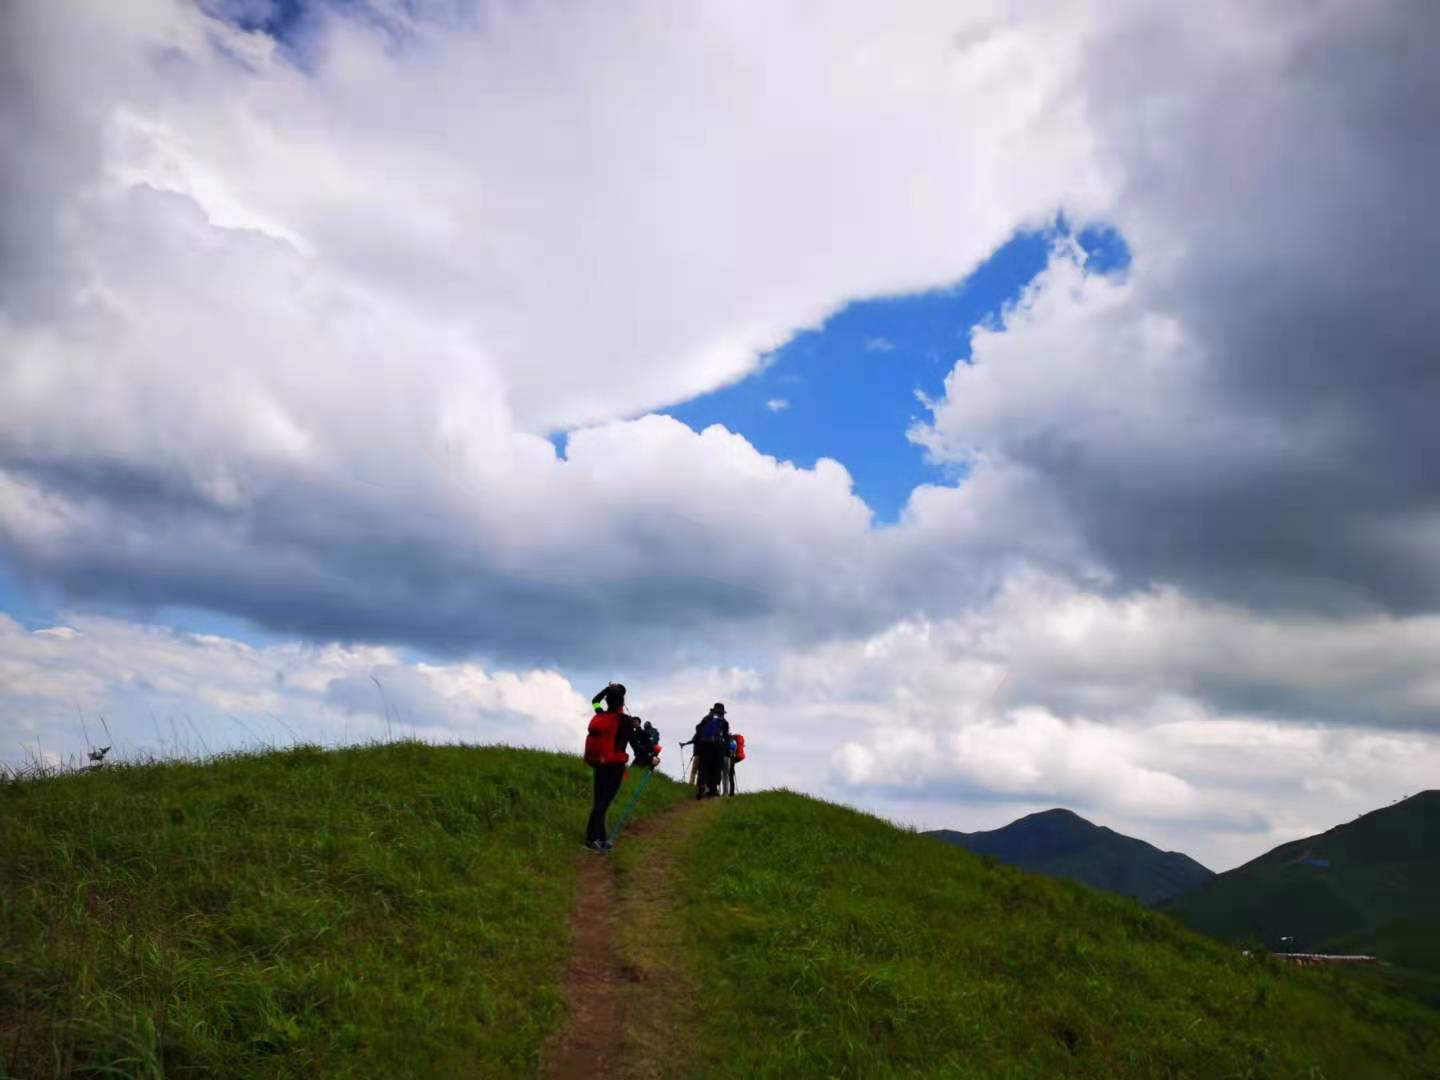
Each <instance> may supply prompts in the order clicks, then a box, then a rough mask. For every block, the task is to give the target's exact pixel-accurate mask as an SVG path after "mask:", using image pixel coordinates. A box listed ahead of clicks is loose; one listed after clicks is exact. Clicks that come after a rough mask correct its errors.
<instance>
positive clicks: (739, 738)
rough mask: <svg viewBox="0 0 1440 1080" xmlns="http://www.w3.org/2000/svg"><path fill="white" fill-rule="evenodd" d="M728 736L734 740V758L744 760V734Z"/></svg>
mask: <svg viewBox="0 0 1440 1080" xmlns="http://www.w3.org/2000/svg"><path fill="white" fill-rule="evenodd" d="M730 737H731V738H732V739H734V740H735V760H736V761H744V760H745V736H744V735H731V736H730Z"/></svg>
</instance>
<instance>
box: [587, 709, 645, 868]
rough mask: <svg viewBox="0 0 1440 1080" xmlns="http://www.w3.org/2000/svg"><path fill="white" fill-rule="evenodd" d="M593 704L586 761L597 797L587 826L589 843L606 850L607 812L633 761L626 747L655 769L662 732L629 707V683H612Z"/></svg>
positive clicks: (589, 847)
mask: <svg viewBox="0 0 1440 1080" xmlns="http://www.w3.org/2000/svg"><path fill="white" fill-rule="evenodd" d="M602 701H603V702H604V706H603V708H602V706H601V702H602ZM590 704H591V705H593V706H594V707H595V715H594V716H593V717H591V718H590V728H589V731H588V732H587V733H586V735H585V764H587V765H589V766H590V768H591V769H593V770H594V772H595V798H594V802H593V803H592V804H591V806H590V821H589V823H588V824H587V825H586V826H585V847H586V849H587V850H589V851H593V852H597V853H603V852H606V851H609V850H610V848H611V847H612V845H611V843H610V840H609V838H608V833H607V832H606V829H605V813H606V811H608V810H609V809H610V804H611V803H612V802H614V801H615V796H616V795H618V794H619V793H620V785H621V784H623V783H624V782H625V766H626V765H627V764H629V762H630V755H629V754H628V753H627V752H626V748H627V747H630V748H633V749H634V751H635V764H636V765H639V766H641V767H643V768H647V769H653V768H654V767H655V766H656V765H657V764H658V763H659V760H660V757H659V755H660V746H659V732H657V731H656V730H655V729H654V728H653V727H651V726H650V725H649V724H645V723H643V722H642V721H641V719H640V717H638V716H631V715H630V714H629V713H627V712H626V711H625V687H624V686H623V685H621V684H620V683H615V682H612V683H610V684H609V685H608V686H606V687H605V689H604V690H601V691H600V692H599V693H598V694H596V695H595V696H594V697H593V698H591V699H590Z"/></svg>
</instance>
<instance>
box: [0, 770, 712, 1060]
mask: <svg viewBox="0 0 1440 1080" xmlns="http://www.w3.org/2000/svg"><path fill="white" fill-rule="evenodd" d="M626 791H627V793H628V791H629V785H628V784H627V788H626ZM684 794H685V792H684V789H682V788H680V787H679V786H678V785H674V784H671V783H670V782H669V781H668V780H666V779H665V778H664V777H661V776H657V777H656V778H655V779H654V780H653V781H652V782H651V784H650V787H649V789H648V790H647V791H646V793H645V798H644V800H642V802H641V804H640V808H639V811H638V813H639V814H640V815H642V816H643V815H644V814H646V813H650V812H653V811H654V810H656V809H658V808H660V807H662V806H664V805H667V804H668V803H669V802H671V801H673V800H674V799H676V798H681V797H683V796H684ZM589 799H590V773H589V770H588V769H586V768H585V767H584V766H583V765H582V764H581V763H580V762H579V760H578V759H577V758H575V757H570V756H565V755H559V754H548V753H539V752H532V751H520V750H512V749H506V748H499V747H485V748H474V747H454V746H450V747H441V746H430V745H424V744H419V743H396V744H390V745H384V746H375V747H368V748H360V749H346V750H336V751H325V752H322V751H320V750H318V749H315V748H307V747H299V748H295V749H292V750H289V751H285V752H279V753H266V754H252V755H237V756H230V757H221V758H217V759H214V760H212V761H210V762H208V763H205V764H197V763H185V762H171V763H153V764H148V765H144V766H139V767H125V766H120V767H115V766H106V767H105V768H104V769H100V770H95V771H92V772H87V773H76V774H69V775H55V776H50V777H48V778H43V777H41V778H36V777H31V778H28V779H15V778H11V779H10V780H9V781H8V782H6V783H5V784H3V785H0V1075H6V1074H13V1075H22V1076H72V1075H73V1076H90V1075H96V1076H98V1075H127V1076H154V1077H158V1076H161V1075H164V1076H184V1075H197V1076H198V1075H209V1076H242V1075H267V1076H269V1075H301V1074H318V1075H326V1076H343V1075H354V1076H366V1077H376V1076H406V1075H456V1076H458V1075H504V1074H511V1073H522V1074H523V1073H527V1072H533V1071H534V1069H535V1067H536V1063H537V1062H538V1059H539V1054H540V1049H541V1046H542V1044H543V1042H544V1039H545V1036H546V1035H547V1034H548V1033H549V1032H550V1031H552V1030H553V1029H554V1028H555V1027H556V1025H557V1024H559V1023H560V1022H561V1021H562V1019H563V1009H564V1005H563V999H562V996H561V990H560V982H561V978H562V975H563V970H564V962H565V959H566V956H567V954H568V948H569V940H568V936H567V933H566V917H567V914H568V911H569V907H570V904H571V901H572V897H573V888H574V865H575V858H576V853H577V850H578V842H579V840H580V838H581V835H582V833H583V829H584V820H585V814H586V812H587V811H588V807H589Z"/></svg>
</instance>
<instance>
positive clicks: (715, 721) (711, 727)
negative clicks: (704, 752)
mask: <svg viewBox="0 0 1440 1080" xmlns="http://www.w3.org/2000/svg"><path fill="white" fill-rule="evenodd" d="M720 723H721V721H720V717H718V716H716V715H715V714H714V713H711V714H710V715H709V716H707V717H705V719H704V720H701V721H700V734H698V735H696V736H695V741H696V742H698V743H718V742H719V741H720V740H721V739H722V738H723V732H722V730H721V727H720Z"/></svg>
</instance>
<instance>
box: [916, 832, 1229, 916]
mask: <svg viewBox="0 0 1440 1080" xmlns="http://www.w3.org/2000/svg"><path fill="white" fill-rule="evenodd" d="M925 835H926V836H933V837H935V838H936V839H937V840H944V841H945V842H946V843H950V844H956V845H958V846H959V847H963V848H965V849H966V850H968V851H973V852H975V854H977V855H993V856H995V858H997V859H999V860H1000V861H1001V862H1003V863H1009V864H1010V865H1011V866H1018V867H1020V868H1021V869H1024V870H1034V871H1036V872H1037V873H1041V874H1050V875H1051V876H1052V877H1063V878H1070V879H1072V880H1074V881H1079V882H1081V883H1083V884H1085V885H1091V886H1093V887H1094V888H1097V889H1105V890H1107V891H1108V892H1113V893H1120V894H1121V895H1122V896H1133V897H1134V898H1135V899H1137V900H1139V901H1140V902H1141V903H1143V904H1152V905H1153V904H1158V903H1159V902H1160V901H1162V900H1165V899H1167V898H1169V897H1173V896H1177V895H1179V894H1180V893H1183V892H1185V891H1186V890H1188V889H1193V888H1195V887H1196V886H1197V885H1202V884H1204V883H1205V882H1207V881H1209V880H1210V879H1211V878H1213V877H1214V876H1215V874H1214V871H1211V870H1207V869H1206V868H1205V867H1203V866H1201V865H1200V864H1199V863H1198V862H1196V861H1195V860H1194V859H1192V858H1190V856H1188V855H1182V854H1180V853H1179V852H1178V851H1161V850H1160V849H1159V848H1157V847H1155V846H1153V845H1151V844H1147V843H1145V841H1143V840H1136V839H1135V838H1134V837H1133V836H1125V835H1123V834H1122V833H1117V832H1115V831H1114V830H1113V829H1107V828H1105V827H1104V826H1103V825H1095V824H1092V823H1091V822H1089V821H1086V820H1085V819H1084V818H1082V817H1081V816H1080V815H1079V814H1075V813H1072V812H1071V811H1069V810H1045V811H1043V812H1041V813H1038V814H1030V815H1029V816H1028V817H1023V818H1021V819H1020V820H1019V821H1012V822H1011V823H1010V824H1009V825H1006V826H1005V827H1004V828H1003V829H993V830H991V831H990V832H973V833H963V832H955V831H954V830H952V829H937V830H935V831H933V832H927V833H925Z"/></svg>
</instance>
